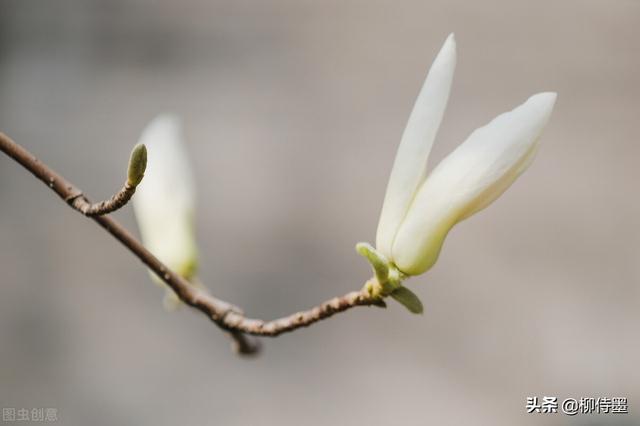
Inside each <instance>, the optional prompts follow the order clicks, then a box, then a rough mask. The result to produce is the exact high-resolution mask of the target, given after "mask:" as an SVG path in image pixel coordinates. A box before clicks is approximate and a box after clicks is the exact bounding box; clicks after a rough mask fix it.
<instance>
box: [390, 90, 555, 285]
mask: <svg viewBox="0 0 640 426" xmlns="http://www.w3.org/2000/svg"><path fill="white" fill-rule="evenodd" d="M555 100H556V94H555V93H539V94H537V95H534V96H532V97H531V98H529V99H528V100H527V101H526V102H525V103H524V104H522V105H520V106H518V107H517V108H515V109H514V110H513V111H510V112H507V113H504V114H501V115H499V116H498V117H496V118H495V119H494V120H493V121H491V122H490V123H489V124H487V125H486V126H484V127H481V128H479V129H477V130H475V131H474V132H473V133H472V134H471V135H470V136H469V138H468V139H467V140H466V141H465V142H464V143H463V144H462V145H460V146H459V147H458V148H457V149H456V150H455V151H453V152H452V153H451V154H450V155H449V156H447V157H446V158H445V159H444V160H443V161H442V162H441V163H440V164H439V165H438V166H437V167H436V168H435V169H434V170H433V172H431V174H430V175H429V177H428V178H427V179H426V181H425V182H424V184H423V185H422V187H421V188H420V190H419V191H418V193H417V195H416V198H415V201H414V202H413V204H412V205H411V207H410V210H409V213H408V214H407V217H406V219H405V221H404V222H403V223H402V226H401V227H400V229H399V230H398V235H397V236H396V239H395V242H394V245H393V250H392V259H393V262H394V263H395V264H396V265H397V266H398V268H399V269H400V270H401V271H403V272H405V273H407V274H410V275H418V274H421V273H423V272H425V271H426V270H428V269H429V268H430V267H431V266H432V265H433V264H434V263H435V261H436V260H437V258H438V254H439V253H440V248H441V247H442V243H443V242H444V239H445V237H446V235H447V233H448V232H449V230H450V229H451V227H452V226H453V225H455V224H456V223H458V222H459V221H461V220H463V219H465V218H467V217H469V216H471V215H472V214H474V213H476V212H478V211H479V210H481V209H483V208H485V207H486V206H488V205H489V204H491V202H493V201H494V200H495V199H496V198H498V197H499V196H500V195H501V194H502V193H503V192H504V191H505V190H506V189H507V188H508V187H509V186H510V185H511V184H512V183H513V182H514V181H515V179H516V178H517V177H518V176H519V175H520V174H521V173H522V172H523V171H524V170H525V169H526V168H527V166H528V165H529V164H530V163H531V161H532V160H533V156H534V154H535V152H536V149H537V141H538V139H539V137H540V134H541V133H542V130H543V128H544V127H545V125H546V124H547V122H548V120H549V116H550V115H551V111H552V109H553V105H554V103H555Z"/></svg>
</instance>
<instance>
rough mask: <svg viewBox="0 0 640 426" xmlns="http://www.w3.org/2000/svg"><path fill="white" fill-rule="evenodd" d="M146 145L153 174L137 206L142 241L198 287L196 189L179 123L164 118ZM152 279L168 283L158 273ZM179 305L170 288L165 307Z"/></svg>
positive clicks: (153, 125)
mask: <svg viewBox="0 0 640 426" xmlns="http://www.w3.org/2000/svg"><path fill="white" fill-rule="evenodd" d="M140 143H142V144H144V145H146V147H147V155H148V160H147V170H146V173H145V177H144V180H143V181H142V183H141V184H140V185H139V186H138V189H137V191H136V196H135V197H134V198H133V207H134V211H135V215H136V219H137V221H138V226H139V228H140V233H141V235H142V241H143V243H144V245H145V247H146V248H147V249H148V250H149V251H150V252H151V253H153V254H154V256H156V257H157V258H158V259H160V260H161V261H162V262H163V263H164V264H165V265H167V266H168V267H169V268H170V269H172V270H173V271H175V272H176V273H178V274H180V275H181V276H182V277H184V278H185V279H187V280H190V281H192V282H194V283H195V282H196V275H195V274H196V271H197V264H198V262H197V246H196V239H195V232H194V231H195V230H194V216H195V185H194V178H193V174H192V168H191V165H190V164H189V158H188V156H187V152H186V149H185V146H184V141H183V138H182V132H181V125H180V121H179V119H178V118H177V117H175V116H172V115H161V116H158V117H157V118H156V119H155V120H153V121H152V122H151V123H150V124H149V125H148V126H147V128H146V129H145V130H144V132H143V133H142V136H141V138H140ZM151 275H152V278H153V279H154V281H156V282H157V283H160V284H162V285H164V284H163V283H162V281H161V280H160V278H159V277H157V276H156V275H155V274H154V273H153V272H151ZM178 304H179V300H178V298H177V297H176V296H175V294H173V292H172V291H171V290H170V289H169V288H167V294H166V297H165V306H166V307H167V308H169V309H171V308H175V307H176V306H177V305H178Z"/></svg>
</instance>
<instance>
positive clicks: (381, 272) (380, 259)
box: [356, 243, 389, 286]
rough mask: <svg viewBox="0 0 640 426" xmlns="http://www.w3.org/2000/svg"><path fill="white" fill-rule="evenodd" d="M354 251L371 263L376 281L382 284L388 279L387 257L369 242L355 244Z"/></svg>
mask: <svg viewBox="0 0 640 426" xmlns="http://www.w3.org/2000/svg"><path fill="white" fill-rule="evenodd" d="M356 251H357V252H358V253H359V254H360V255H361V256H364V257H365V258H366V259H367V260H368V261H369V263H371V266H372V267H373V272H374V273H375V275H376V279H377V280H378V283H380V285H382V286H384V285H385V284H386V283H387V282H388V281H389V261H388V260H387V258H386V257H384V255H383V254H382V253H380V252H379V251H377V250H376V249H375V248H373V246H371V244H369V243H358V244H356Z"/></svg>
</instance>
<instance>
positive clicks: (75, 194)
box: [0, 133, 381, 354]
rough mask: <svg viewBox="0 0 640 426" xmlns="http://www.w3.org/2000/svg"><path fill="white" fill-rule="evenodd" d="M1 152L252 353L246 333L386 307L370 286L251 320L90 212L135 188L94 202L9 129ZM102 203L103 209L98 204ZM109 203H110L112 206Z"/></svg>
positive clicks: (0, 137)
mask: <svg viewBox="0 0 640 426" xmlns="http://www.w3.org/2000/svg"><path fill="white" fill-rule="evenodd" d="M0 150H1V151H3V152H4V153H5V154H7V155H8V156H9V157H11V158H12V159H14V160H15V161H16V162H17V163H19V164H20V165H22V166H23V167H24V168H25V169H27V170H28V171H30V172H31V173H32V174H33V175H34V176H35V177H36V178H38V179H39V180H41V181H42V182H44V183H45V184H46V185H47V186H49V187H50V188H51V189H52V190H53V191H54V192H55V193H56V194H58V196H59V197H60V198H62V199H63V200H64V201H65V202H66V203H67V204H68V205H69V206H71V207H72V208H73V209H75V210H77V211H79V212H81V213H82V214H85V215H88V216H93V217H92V219H93V220H94V221H96V222H97V223H98V224H99V225H100V226H102V227H103V228H104V229H105V230H106V231H107V232H109V233H110V234H111V235H112V236H113V237H115V238H116V239H117V240H118V241H120V243H122V245H124V246H125V247H126V248H127V249H129V251H131V252H132V253H133V254H134V255H135V256H136V257H137V258H138V259H140V260H141V261H142V262H143V263H144V264H145V265H146V266H147V267H148V268H149V269H151V270H152V271H153V272H155V273H156V275H158V277H160V278H161V279H162V280H163V281H164V282H165V283H166V284H167V285H168V286H169V287H170V288H171V289H172V290H173V291H174V292H175V293H176V295H177V296H178V298H180V300H181V301H182V302H184V303H185V304H187V305H189V306H191V307H193V308H195V309H197V310H199V311H200V312H202V313H204V314H205V315H206V316H207V317H209V319H211V320H212V321H213V322H214V323H216V324H217V325H218V326H219V327H220V328H222V329H224V330H225V331H227V332H229V334H230V335H231V336H232V337H233V339H234V340H235V342H236V345H235V346H236V348H237V350H238V352H240V353H243V354H250V353H256V352H257V351H258V350H259V345H258V344H257V342H256V341H252V340H250V339H248V337H247V336H246V334H251V335H256V336H269V337H275V336H278V335H280V334H282V333H286V332H290V331H293V330H296V329H298V328H301V327H308V326H309V325H311V324H313V323H315V322H317V321H320V320H323V319H325V318H329V317H330V316H332V315H334V314H336V313H339V312H344V311H346V310H348V309H351V308H354V307H356V306H370V305H381V301H380V300H379V299H377V298H375V297H372V296H371V295H370V294H369V293H368V292H367V291H366V290H361V291H355V292H351V293H348V294H346V295H344V296H342V297H336V298H333V299H331V300H329V301H327V302H325V303H323V304H321V305H319V306H316V307H314V308H312V309H309V310H308V311H304V312H297V313H295V314H292V315H289V316H286V317H282V318H279V319H275V320H272V321H264V320H260V319H252V318H247V317H245V315H244V313H243V312H242V310H241V309H239V308H238V307H236V306H234V305H232V304H230V303H228V302H225V301H223V300H220V299H218V298H216V297H214V296H213V295H211V294H210V293H208V292H206V291H205V290H202V289H200V288H197V287H194V286H192V285H190V284H189V282H188V281H187V280H185V279H184V278H182V277H181V276H180V275H178V274H177V273H175V272H173V271H172V270H171V269H169V268H168V267H167V266H165V265H164V264H163V263H162V262H161V261H160V260H159V259H158V258H156V257H155V256H154V255H153V254H151V252H149V251H148V250H147V249H146V248H145V247H144V246H143V245H142V243H140V242H139V241H138V240H137V239H136V238H134V237H133V236H132V235H131V234H130V233H129V232H128V231H127V230H126V229H125V228H123V227H122V226H121V225H120V224H119V223H117V222H116V221H115V220H113V219H112V218H110V217H108V216H100V215H98V216H95V215H92V214H89V213H95V212H96V211H102V212H105V211H112V210H109V208H111V207H113V206H116V205H117V206H119V207H121V206H123V205H124V204H126V201H128V200H129V199H130V198H131V196H132V195H133V191H130V192H131V193H130V194H128V198H127V199H126V201H124V202H122V201H121V198H119V200H120V201H116V200H115V199H116V198H117V197H118V194H121V193H122V192H123V191H126V186H125V188H124V190H123V191H121V192H120V193H118V194H116V196H114V197H113V198H112V199H111V200H109V201H107V202H103V203H98V205H93V204H91V203H90V202H89V200H88V199H87V198H86V197H85V196H84V195H83V193H82V192H81V191H80V190H79V189H78V188H76V186H75V185H73V184H71V183H70V182H68V181H67V180H66V179H64V178H63V177H62V176H60V175H59V174H58V173H56V172H55V171H53V170H52V169H51V168H50V167H48V166H47V165H46V164H44V163H42V162H41V161H39V160H38V159H37V158H36V157H34V156H33V155H32V154H31V153H30V152H28V151H27V150H26V149H24V148H22V147H21V146H20V145H18V144H16V143H15V142H13V141H12V140H11V139H10V138H9V137H7V136H6V135H4V134H3V133H0ZM122 197H124V196H122ZM100 205H101V207H97V206H100ZM94 206H96V207H94ZM106 206H109V208H107V207H106ZM119 207H116V208H115V209H117V208H119ZM115 209H114V210H115ZM101 214H104V213H101Z"/></svg>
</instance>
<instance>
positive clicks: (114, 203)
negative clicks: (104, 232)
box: [67, 182, 136, 217]
mask: <svg viewBox="0 0 640 426" xmlns="http://www.w3.org/2000/svg"><path fill="white" fill-rule="evenodd" d="M135 192H136V187H135V186H132V185H129V182H126V183H125V184H124V186H123V187H122V189H121V190H120V191H118V192H117V193H116V194H115V195H114V196H113V197H111V198H110V199H108V200H104V201H100V202H99V203H93V204H92V203H90V202H88V201H87V199H86V198H84V197H82V194H79V195H78V196H77V197H76V198H74V199H72V200H67V201H68V202H69V203H70V204H71V206H72V207H73V208H74V209H76V210H78V211H79V212H80V213H82V214H83V215H85V216H89V217H93V216H103V215H105V214H109V213H113V212H114V211H116V210H119V209H120V208H122V207H124V206H125V205H126V204H127V203H128V202H129V200H131V197H133V194H135Z"/></svg>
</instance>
